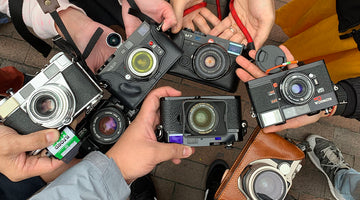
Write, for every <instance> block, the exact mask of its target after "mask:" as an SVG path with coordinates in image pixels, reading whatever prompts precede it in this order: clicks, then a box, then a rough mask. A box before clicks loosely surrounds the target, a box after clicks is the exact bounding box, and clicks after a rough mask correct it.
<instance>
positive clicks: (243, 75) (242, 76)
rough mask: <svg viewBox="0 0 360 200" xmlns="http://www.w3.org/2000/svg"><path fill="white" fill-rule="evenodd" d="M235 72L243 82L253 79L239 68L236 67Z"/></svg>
mask: <svg viewBox="0 0 360 200" xmlns="http://www.w3.org/2000/svg"><path fill="white" fill-rule="evenodd" d="M235 72H236V75H237V76H238V77H239V79H240V80H241V81H242V82H244V83H245V82H248V81H251V80H253V79H255V78H254V77H253V76H251V75H250V74H249V73H248V72H247V71H245V70H243V69H241V68H238V69H236V71H235Z"/></svg>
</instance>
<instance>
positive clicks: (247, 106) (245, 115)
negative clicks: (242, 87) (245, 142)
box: [241, 101, 258, 133]
mask: <svg viewBox="0 0 360 200" xmlns="http://www.w3.org/2000/svg"><path fill="white" fill-rule="evenodd" d="M251 107H252V105H251V103H248V102H244V101H242V102H241V109H242V120H246V121H247V123H248V127H252V128H255V127H256V126H258V122H257V121H256V118H253V117H251V112H250V111H251ZM249 133H250V132H249Z"/></svg>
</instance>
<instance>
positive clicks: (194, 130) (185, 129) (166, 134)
mask: <svg viewBox="0 0 360 200" xmlns="http://www.w3.org/2000/svg"><path fill="white" fill-rule="evenodd" d="M160 124H161V126H162V129H161V134H160V135H161V136H162V139H163V141H165V142H171V143H179V144H185V145H189V146H210V145H220V144H226V145H228V146H231V145H232V144H233V142H236V141H242V140H243V136H244V134H245V133H246V128H247V127H246V125H247V124H246V122H245V121H242V120H241V102H240V97H239V96H206V97H163V98H161V99H160Z"/></svg>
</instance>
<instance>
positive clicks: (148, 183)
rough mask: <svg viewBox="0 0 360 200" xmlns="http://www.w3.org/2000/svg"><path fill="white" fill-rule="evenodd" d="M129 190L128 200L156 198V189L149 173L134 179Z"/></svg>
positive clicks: (150, 199) (154, 199) (153, 199)
mask: <svg viewBox="0 0 360 200" xmlns="http://www.w3.org/2000/svg"><path fill="white" fill-rule="evenodd" d="M130 190H131V192H130V200H156V190H155V186H154V183H153V181H152V179H151V175H150V174H147V175H145V176H143V177H140V178H138V179H136V180H135V181H134V182H133V183H132V184H131V186H130Z"/></svg>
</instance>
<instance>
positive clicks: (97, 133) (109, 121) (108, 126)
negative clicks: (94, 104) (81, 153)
mask: <svg viewBox="0 0 360 200" xmlns="http://www.w3.org/2000/svg"><path fill="white" fill-rule="evenodd" d="M127 124H128V122H127V121H126V119H125V116H124V114H123V113H122V112H121V111H120V110H118V109H117V108H115V107H107V108H103V109H100V110H99V111H97V112H96V113H95V114H94V115H93V117H92V118H91V125H90V127H91V128H90V132H91V137H92V138H93V139H94V140H95V141H96V142H98V143H100V144H113V143H115V142H116V141H117V140H118V139H119V137H120V136H121V135H122V133H123V132H124V131H125V128H126V126H127Z"/></svg>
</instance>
